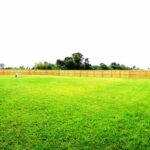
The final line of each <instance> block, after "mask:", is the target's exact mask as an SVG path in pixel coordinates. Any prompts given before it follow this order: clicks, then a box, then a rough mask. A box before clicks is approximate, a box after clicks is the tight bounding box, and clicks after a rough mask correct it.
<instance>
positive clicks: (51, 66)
mask: <svg viewBox="0 0 150 150" xmlns="http://www.w3.org/2000/svg"><path fill="white" fill-rule="evenodd" d="M56 68H57V67H56V65H55V64H51V63H49V62H47V61H45V62H44V63H42V62H38V63H36V64H35V65H34V67H33V69H42V70H43V69H44V70H51V69H56Z"/></svg>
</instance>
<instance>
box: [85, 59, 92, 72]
mask: <svg viewBox="0 0 150 150" xmlns="http://www.w3.org/2000/svg"><path fill="white" fill-rule="evenodd" d="M83 66H84V69H85V70H91V69H92V65H91V64H90V61H89V59H88V58H85V60H84V65H83Z"/></svg>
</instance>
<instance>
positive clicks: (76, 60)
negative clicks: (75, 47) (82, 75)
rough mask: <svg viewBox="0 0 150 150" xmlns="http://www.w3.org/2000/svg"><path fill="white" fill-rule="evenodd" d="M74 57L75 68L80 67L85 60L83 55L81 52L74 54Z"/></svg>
mask: <svg viewBox="0 0 150 150" xmlns="http://www.w3.org/2000/svg"><path fill="white" fill-rule="evenodd" d="M72 59H73V61H74V67H75V68H74V69H80V66H81V64H82V62H83V59H84V58H83V55H82V54H81V53H79V52H77V53H73V54H72Z"/></svg>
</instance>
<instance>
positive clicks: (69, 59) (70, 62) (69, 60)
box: [64, 57, 75, 70]
mask: <svg viewBox="0 0 150 150" xmlns="http://www.w3.org/2000/svg"><path fill="white" fill-rule="evenodd" d="M64 64H65V68H67V69H70V70H73V69H75V63H74V61H73V58H72V57H66V58H65V59H64Z"/></svg>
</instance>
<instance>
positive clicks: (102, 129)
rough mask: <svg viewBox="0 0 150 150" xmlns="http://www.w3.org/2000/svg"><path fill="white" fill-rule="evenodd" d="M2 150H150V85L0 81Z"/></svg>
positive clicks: (129, 81) (115, 81)
mask: <svg viewBox="0 0 150 150" xmlns="http://www.w3.org/2000/svg"><path fill="white" fill-rule="evenodd" d="M0 149H14V150H16V149H20V150H22V149H38V150H43V149H50V150H53V149H58V150H59V149H70V150H71V149H74V150H80V149H82V150H83V149H90V150H96V149H99V150H103V149H104V150H105V149H106V150H120V149H126V150H127V149H129V150H130V149H131V150H146V149H147V150H148V149H150V80H149V79H100V78H79V77H51V76H22V77H21V78H14V77H13V76H0Z"/></svg>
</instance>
